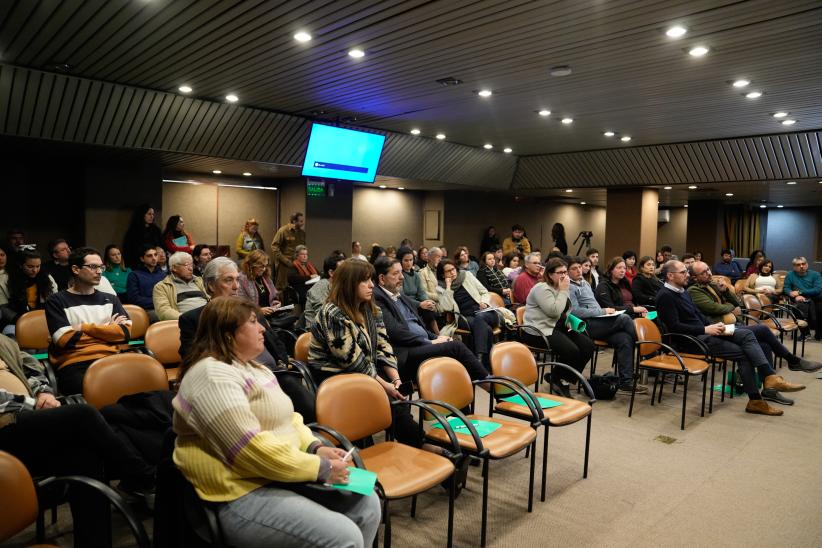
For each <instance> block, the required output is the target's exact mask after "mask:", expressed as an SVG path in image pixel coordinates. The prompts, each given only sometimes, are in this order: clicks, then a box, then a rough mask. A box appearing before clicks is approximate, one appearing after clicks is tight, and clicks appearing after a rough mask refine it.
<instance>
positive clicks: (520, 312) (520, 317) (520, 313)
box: [517, 306, 525, 325]
mask: <svg viewBox="0 0 822 548" xmlns="http://www.w3.org/2000/svg"><path fill="white" fill-rule="evenodd" d="M517 325H525V307H524V306H520V307H519V308H517Z"/></svg>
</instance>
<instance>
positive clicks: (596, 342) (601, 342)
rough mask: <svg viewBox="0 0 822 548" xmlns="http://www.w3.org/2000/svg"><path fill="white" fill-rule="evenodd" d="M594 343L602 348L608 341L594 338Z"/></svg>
mask: <svg viewBox="0 0 822 548" xmlns="http://www.w3.org/2000/svg"><path fill="white" fill-rule="evenodd" d="M594 344H595V345H597V346H601V347H603V348H606V347H607V346H608V341H603V340H600V339H594Z"/></svg>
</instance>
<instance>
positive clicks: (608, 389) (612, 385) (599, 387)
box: [588, 373, 619, 400]
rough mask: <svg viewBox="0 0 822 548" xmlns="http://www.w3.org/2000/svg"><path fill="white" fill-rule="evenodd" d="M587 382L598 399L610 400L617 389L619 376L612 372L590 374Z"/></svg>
mask: <svg viewBox="0 0 822 548" xmlns="http://www.w3.org/2000/svg"><path fill="white" fill-rule="evenodd" d="M588 384H590V385H591V388H592V389H593V391H594V395H595V396H596V398H597V399H598V400H612V399H614V397H615V396H616V393H617V389H619V377H618V376H616V375H614V374H613V373H606V374H604V375H591V378H590V379H589V380H588Z"/></svg>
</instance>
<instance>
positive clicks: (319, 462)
mask: <svg viewBox="0 0 822 548" xmlns="http://www.w3.org/2000/svg"><path fill="white" fill-rule="evenodd" d="M263 332H264V329H263V327H262V326H261V325H260V324H259V323H257V307H256V306H255V305H254V304H252V303H250V302H248V301H245V300H244V299H237V298H233V297H216V298H214V299H212V300H211V302H209V303H208V304H207V305H206V306H205V308H204V309H203V313H202V316H201V317H200V322H199V327H198V329H197V335H196V337H195V340H194V346H193V349H192V350H191V352H190V353H188V354H187V355H186V359H185V361H184V362H183V365H182V367H181V369H180V376H179V378H180V379H181V382H180V389H179V392H178V393H177V396H176V397H175V398H174V401H173V405H174V423H173V425H174V431H175V432H176V433H177V441H176V446H175V449H174V462H175V464H176V465H177V466H178V468H179V469H180V471H181V472H182V473H183V475H184V476H185V477H186V479H188V481H190V482H191V483H192V484H193V485H194V488H195V490H196V491H197V494H198V496H199V497H200V498H201V499H203V500H207V501H211V502H215V503H218V506H217V508H218V509H217V514H218V518H219V520H220V525H221V527H222V530H223V534H224V535H225V538H226V541H227V544H230V545H232V546H251V547H264V546H266V547H267V546H357V547H364V546H370V545H371V544H372V543H373V541H374V537H375V536H376V534H377V530H378V528H379V522H380V510H381V508H380V501H379V498H378V497H377V496H375V495H370V496H361V495H356V494H351V495H346V496H334V493H330V496H327V497H326V496H325V495H329V493H327V492H325V491H321V490H313V489H306V488H304V487H300V488H298V487H297V486H298V485H300V486H304V485H305V484H310V483H324V482H325V483H334V484H341V483H343V484H344V483H348V476H349V472H348V465H349V463H348V462H346V460H345V458H344V456H345V451H342V450H341V449H336V448H333V447H326V446H324V445H323V444H322V443H321V442H320V440H318V439H317V438H315V437H314V435H313V434H312V433H311V430H309V429H308V428H307V427H306V426H305V425H304V424H303V419H302V417H301V416H300V415H299V413H295V412H294V407H293V405H292V403H291V400H290V399H289V398H288V396H286V395H285V393H284V392H283V391H282V389H281V388H280V385H279V383H278V382H277V379H276V377H275V376H274V374H273V373H271V371H270V370H269V369H268V368H266V367H264V366H262V365H260V364H258V363H256V362H255V361H253V359H254V357H255V356H259V355H260V354H261V353H262V350H263ZM273 482H276V483H273ZM288 484H294V485H295V488H294V489H290V488H289V487H288ZM312 492H313V493H317V495H318V496H316V497H315V496H310V497H309V496H303V495H302V494H298V493H304V494H306V495H308V494H309V493H312Z"/></svg>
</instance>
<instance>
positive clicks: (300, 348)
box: [294, 332, 311, 362]
mask: <svg viewBox="0 0 822 548" xmlns="http://www.w3.org/2000/svg"><path fill="white" fill-rule="evenodd" d="M309 346H311V333H310V332H307V333H303V334H302V335H300V336H299V337H297V342H296V343H294V359H295V360H300V361H301V362H308V347H309Z"/></svg>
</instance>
